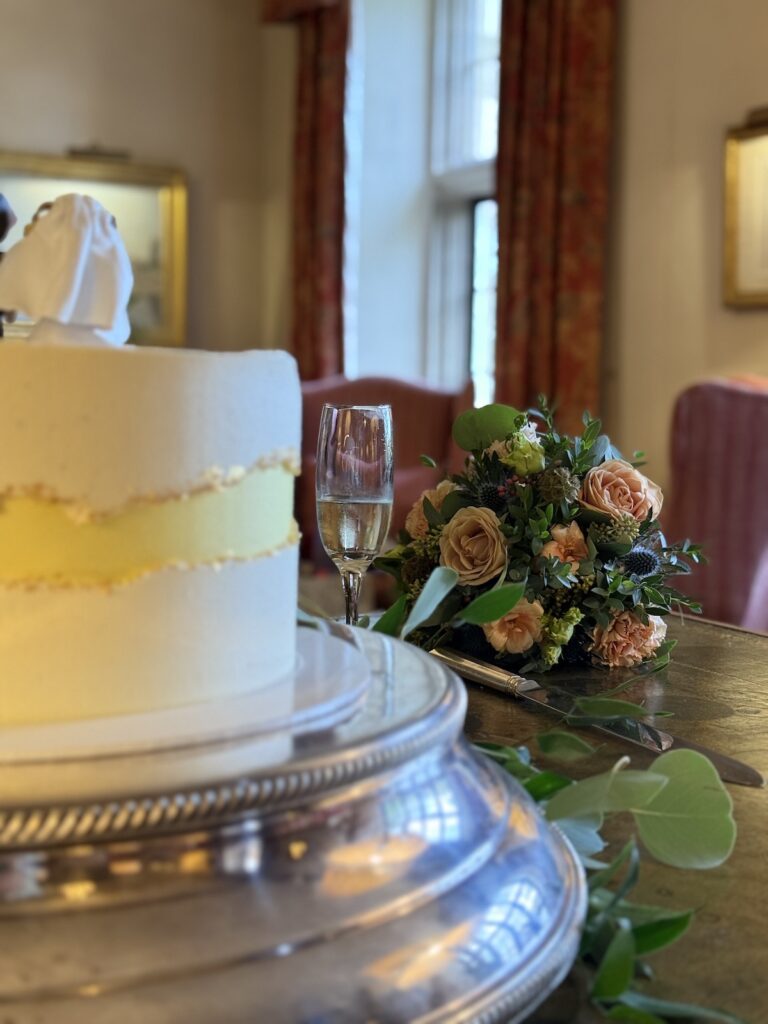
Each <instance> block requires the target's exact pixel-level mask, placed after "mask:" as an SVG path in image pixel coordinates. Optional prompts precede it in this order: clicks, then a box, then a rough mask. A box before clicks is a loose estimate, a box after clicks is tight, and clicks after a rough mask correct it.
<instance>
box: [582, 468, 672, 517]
mask: <svg viewBox="0 0 768 1024" xmlns="http://www.w3.org/2000/svg"><path fill="white" fill-rule="evenodd" d="M579 500H580V503H581V505H582V506H583V507H584V508H586V509H590V510H592V511H595V512H603V513H604V514H605V515H609V516H610V517H611V518H612V519H621V517H622V516H623V515H630V516H632V517H633V519H637V520H638V522H642V521H643V520H644V519H645V518H647V516H648V512H649V511H652V512H653V518H654V519H657V518H658V516H659V513H660V512H661V505H662V502H663V501H664V495H663V494H662V493H661V488H660V487H659V486H658V484H655V483H653V481H652V480H649V479H648V477H645V476H643V474H642V473H639V472H638V471H637V470H636V469H635V468H634V466H630V464H629V463H628V462H623V461H622V460H621V459H609V460H608V461H607V462H604V463H602V465H600V466H595V468H594V469H590V471H589V472H588V473H587V475H586V476H585V477H584V481H583V483H582V485H581V498H580V499H579Z"/></svg>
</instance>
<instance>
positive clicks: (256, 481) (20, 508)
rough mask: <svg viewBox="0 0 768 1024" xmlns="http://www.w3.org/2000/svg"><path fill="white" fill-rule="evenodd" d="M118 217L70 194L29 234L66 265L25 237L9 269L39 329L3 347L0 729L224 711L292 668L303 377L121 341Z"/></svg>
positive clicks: (272, 357)
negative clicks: (46, 265) (45, 270)
mask: <svg viewBox="0 0 768 1024" xmlns="http://www.w3.org/2000/svg"><path fill="white" fill-rule="evenodd" d="M107 218H108V214H106V211H104V210H103V208H101V207H99V206H98V204H96V203H94V201H93V200H88V199H87V197H75V196H68V197H62V199H61V200H57V201H56V203H54V205H53V209H52V211H51V213H50V214H49V216H48V217H47V218H45V219H44V220H43V221H41V222H40V224H39V225H38V226H36V227H35V228H34V229H33V231H32V232H31V233H30V235H29V239H31V240H32V241H33V242H34V246H38V247H39V248H41V251H42V250H43V243H45V245H47V249H46V250H45V254H44V255H45V258H46V259H48V255H47V253H48V251H53V250H55V251H56V258H57V259H59V258H60V266H57V267H56V268H54V269H55V272H51V274H50V277H49V278H46V277H45V275H44V274H43V275H41V274H40V273H39V271H38V263H36V262H35V260H36V256H35V247H34V246H33V245H30V242H29V240H28V239H25V240H24V241H22V242H19V243H18V245H17V246H16V247H14V249H12V250H11V251H10V252H9V253H8V254H7V256H6V259H5V260H4V261H3V263H2V273H0V306H1V307H3V308H5V309H9V308H14V309H15V308H21V309H24V310H25V312H27V313H29V314H30V315H32V316H37V317H40V318H41V320H40V324H39V326H38V328H37V329H36V332H35V334H33V337H32V339H31V340H30V341H29V342H9V341H7V342H4V343H3V344H1V345H0V498H1V499H2V504H0V677H2V688H1V689H0V725H9V724H23V723H27V724H30V723H38V722H62V721H69V720H73V719H81V718H93V717H97V716H113V715H121V714H130V713H134V712H136V713H142V712H147V711H152V710H157V709H161V708H173V707H179V706H181V705H186V704H194V703H198V702H203V701H215V700H218V699H220V698H225V697H233V696H237V695H241V694H245V693H248V692H251V691H254V690H258V689H262V688H266V687H269V686H270V685H272V684H273V683H275V681H276V680H277V679H279V678H280V677H281V676H282V675H286V676H290V675H291V673H292V671H293V668H294V659H295V649H296V625H295V623H296V616H295V608H296V588H297V560H298V532H297V527H296V523H295V521H294V519H293V484H294V476H295V474H296V472H297V468H298V464H299V441H300V418H301V411H300V389H299V382H298V374H297V370H296V364H295V362H294V360H293V359H292V358H291V356H289V355H287V354H286V353H283V352H242V353H210V352H202V351H191V350H183V351H179V350H169V349H157V348H155V349H152V348H133V347H127V348H122V347H113V344H107V343H106V341H112V342H113V343H114V342H115V341H118V342H119V341H123V340H125V336H126V331H127V320H125V316H124V301H127V294H128V293H129V292H130V267H129V266H128V269H127V274H128V282H127V290H126V288H125V287H123V286H124V284H125V273H126V271H125V262H126V261H127V257H124V250H123V249H122V243H121V242H120V240H119V236H117V233H116V231H114V222H111V219H110V220H107ZM95 230H99V231H101V232H102V237H101V240H100V241H99V250H98V251H94V245H93V243H92V242H87V241H86V242H82V239H83V238H86V239H92V238H93V237H94V235H93V232H94V231H95ZM46 234H47V239H46ZM62 239H63V240H64V242H62V241H61V240H62ZM88 245H90V246H91V250H90V253H89V250H88ZM67 246H69V250H67ZM84 247H85V248H84ZM110 247H111V248H110ZM30 253H31V255H30ZM90 254H93V257H94V258H93V261H92V262H93V266H94V269H93V270H92V271H87V272H86V275H85V277H83V276H82V267H83V266H87V263H88V259H89V256H90ZM42 258H43V257H42V256H41V257H40V259H42ZM110 261H111V262H110ZM38 262H39V260H38ZM27 265H28V266H27ZM89 274H90V277H89V276H88V275H89ZM77 275H81V276H79V277H78V276H77ZM110 275H111V277H110ZM60 278H61V279H64V278H66V280H67V281H68V288H69V292H67V289H64V292H65V293H66V294H63V295H62V296H59V297H57V298H56V300H55V302H54V303H53V307H54V308H53V310H52V309H51V307H50V303H49V294H50V291H51V290H52V289H53V287H54V285H53V284H51V282H54V283H58V280H59V279H60ZM103 282H106V284H104V283H103ZM70 293H71V294H70ZM94 293H96V294H98V296H99V301H98V302H94V301H93V294H94ZM71 295H74V296H75V298H74V300H73V301H70V298H71ZM104 295H106V296H107V297H106V298H103V296H104ZM121 295H122V296H124V299H123V300H121V299H120V296H121ZM116 297H117V298H116ZM121 301H122V308H121ZM13 302H15V303H18V305H11V304H10V303H13ZM36 306H37V307H38V308H35V307H36ZM105 306H106V310H107V313H106V315H105V313H104V311H103V308H104V307H105ZM97 307H98V308H97ZM73 309H74V310H75V315H74V316H73V315H72V313H71V311H72V310H73ZM59 310H64V311H65V312H61V313H59ZM78 317H79V319H78ZM121 317H122V319H123V320H125V327H124V328H122V327H121V326H120V318H121ZM94 321H96V326H97V327H98V326H102V327H104V330H103V331H102V332H100V333H99V332H97V331H95V330H94V329H92V328H93V324H94ZM84 324H85V325H86V326H85V327H84V326H83V325H84ZM115 325H117V326H115ZM110 331H111V332H112V334H113V335H118V336H116V337H111V336H110ZM121 332H122V336H119V335H120V333H121ZM89 340H90V341H92V342H93V343H91V344H83V341H86V342H87V341H89Z"/></svg>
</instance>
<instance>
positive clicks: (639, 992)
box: [479, 730, 743, 1024]
mask: <svg viewBox="0 0 768 1024" xmlns="http://www.w3.org/2000/svg"><path fill="white" fill-rule="evenodd" d="M537 743H538V746H539V749H540V750H541V752H542V753H544V754H545V755H546V756H548V757H551V758H559V759H560V760H562V761H565V762H568V761H572V760H575V759H579V758H582V757H585V756H588V755H589V754H591V753H593V751H594V748H593V747H592V746H591V745H590V744H589V743H587V742H586V741H584V740H583V739H581V738H580V737H578V736H576V735H575V734H572V733H568V732H563V731H560V730H552V731H550V732H547V733H543V734H542V735H540V736H539V737H537ZM479 749H481V750H482V751H483V752H484V753H485V754H487V755H488V756H490V757H492V758H493V759H494V760H495V761H497V762H498V763H499V764H500V765H501V766H502V767H503V768H504V769H506V770H507V771H508V772H510V774H512V775H513V776H514V777H515V778H516V779H518V781H520V782H521V783H522V785H523V786H524V788H525V789H526V790H527V791H528V793H529V794H530V796H531V797H532V798H533V799H534V800H536V801H537V802H538V803H539V804H540V806H541V807H542V810H543V812H544V814H545V816H546V817H547V819H548V820H550V821H552V822H555V823H556V824H557V825H558V827H559V828H560V829H561V830H562V831H563V832H564V833H565V834H566V835H567V836H568V838H569V839H570V840H571V843H572V844H573V846H574V848H575V849H576V852H577V854H578V856H579V857H580V859H581V861H582V864H583V865H584V868H585V870H586V872H587V878H588V885H589V902H588V911H587V919H586V922H585V924H584V930H583V933H582V937H581V944H580V947H579V957H580V960H581V963H582V965H583V967H584V968H585V969H586V971H587V973H588V975H589V977H590V990H589V995H590V1000H591V1002H592V1005H593V1006H594V1007H595V1009H596V1010H598V1011H599V1012H600V1013H601V1015H602V1016H603V1017H605V1019H607V1020H614V1021H627V1022H630V1024H663V1022H665V1021H674V1020H679V1019H680V1018H685V1019H687V1020H699V1021H720V1022H722V1024H743V1022H741V1021H740V1020H739V1018H737V1017H734V1016H733V1015H732V1014H729V1013H727V1012H725V1011H722V1010H712V1009H708V1008H705V1007H700V1006H694V1005H691V1004H688V1003H678V1002H673V1001H670V1000H664V999H657V998H655V997H654V996H651V995H648V994H647V992H645V991H643V982H644V981H646V980H648V979H649V978H652V977H653V973H652V971H651V969H650V967H649V966H648V965H647V964H646V963H645V960H644V959H643V958H644V957H646V956H647V955H649V954H651V953H654V952H657V951H658V950H660V949H663V948H665V947H666V946H669V945H670V944H671V943H673V942H676V941H677V940H678V939H679V938H680V937H681V936H682V935H684V934H685V932H686V931H687V930H688V927H689V925H690V923H691V921H692V919H693V916H694V911H693V910H688V909H686V910H673V909H670V908H668V907H658V906H648V905H645V904H640V903H634V902H632V901H631V900H630V899H629V898H628V897H629V894H630V893H631V891H632V890H633V889H634V887H635V886H636V884H637V882H638V879H639V876H640V868H641V860H640V851H639V845H638V839H639V840H640V841H641V842H642V844H643V846H644V847H645V848H646V849H647V850H648V852H649V853H651V854H652V856H653V857H654V858H655V859H656V860H658V861H660V862H661V863H663V864H667V865H670V866H671V867H674V868H682V869H705V868H713V867H717V866H719V865H720V864H722V863H724V861H725V860H727V858H728V857H729V856H730V853H731V851H732V849H733V845H734V842H735V838H736V825H735V822H734V820H733V816H732V803H731V798H730V796H729V795H728V792H727V790H726V789H725V787H724V786H723V783H722V782H721V781H720V778H719V777H718V775H717V772H716V771H715V769H714V768H713V766H712V765H711V763H710V762H709V761H708V760H707V758H706V757H704V756H703V755H701V754H698V753H696V752H695V751H692V750H675V751H669V752H667V753H666V754H662V755H661V756H660V757H658V758H656V760H655V761H654V762H653V764H652V765H651V767H650V769H649V770H647V771H638V770H635V769H631V768H630V767H629V763H630V762H629V758H626V757H624V758H621V759H620V760H619V761H617V762H616V764H615V765H614V766H613V768H612V769H611V770H610V771H608V772H602V773H600V774H598V775H593V776H590V777H587V778H585V779H582V780H581V781H578V782H575V781H573V780H572V779H571V778H569V777H568V776H567V775H564V774H560V773H558V772H553V771H542V770H540V769H538V768H537V767H535V765H534V764H533V763H532V759H531V755H530V751H529V750H528V749H527V748H526V747H505V746H498V745H495V744H480V745H479ZM617 813H628V814H630V815H631V816H632V818H633V820H634V826H635V831H636V835H632V836H631V837H630V839H629V840H628V841H627V842H626V844H625V845H624V846H623V847H622V848H621V849H620V850H619V851H618V852H617V853H615V855H614V856H613V857H611V859H610V860H607V861H606V860H600V859H597V856H598V855H599V854H602V853H603V852H604V851H605V850H606V848H607V844H606V842H605V840H604V839H603V837H602V835H601V830H602V828H603V826H604V824H605V822H606V820H607V819H608V818H609V817H610V816H611V815H613V814H617Z"/></svg>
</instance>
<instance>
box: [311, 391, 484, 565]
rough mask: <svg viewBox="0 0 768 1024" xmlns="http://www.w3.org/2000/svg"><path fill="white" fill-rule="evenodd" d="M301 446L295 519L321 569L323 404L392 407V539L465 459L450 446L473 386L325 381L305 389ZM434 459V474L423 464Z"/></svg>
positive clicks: (456, 449)
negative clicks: (318, 479)
mask: <svg viewBox="0 0 768 1024" xmlns="http://www.w3.org/2000/svg"><path fill="white" fill-rule="evenodd" d="M301 391H302V405H303V417H304V422H303V439H304V440H303V442H302V453H301V478H300V480H299V483H298V487H297V492H296V518H297V519H298V522H299V527H300V529H301V532H302V554H303V555H304V557H305V558H309V559H311V560H312V561H313V562H315V564H323V561H324V553H323V549H322V545H321V543H320V539H319V537H318V534H317V523H316V519H315V451H316V446H317V434H318V430H319V427H320V414H321V412H322V408H323V404H324V403H325V402H331V403H335V404H341V403H350V404H354V405H384V404H387V405H391V406H392V420H393V426H394V439H395V500H394V508H393V512H392V533H393V534H396V533H397V531H398V530H399V529H401V528H402V526H403V525H404V523H405V517H406V515H407V513H408V510H409V509H410V507H411V505H412V504H413V503H414V501H416V499H417V498H418V496H419V495H420V494H421V492H422V491H423V490H424V489H425V488H427V487H434V486H435V485H436V484H437V482H438V481H439V480H440V479H441V477H442V476H443V475H444V474H445V472H446V471H455V470H457V469H459V468H460V467H461V466H462V464H463V460H464V456H463V454H462V453H461V452H460V451H459V449H458V448H457V447H456V446H455V445H454V444H453V441H452V440H451V427H452V425H453V421H454V419H455V417H456V416H457V415H458V414H459V413H460V412H461V411H462V410H464V409H468V408H470V407H471V405H472V386H471V384H470V385H468V386H467V387H466V388H465V389H464V390H463V391H461V392H454V391H446V390H441V389H439V388H432V387H427V386H426V385H425V384H421V383H414V382H409V381H404V380H397V379H395V378H389V377H361V378H358V379H357V380H347V379H346V378H345V377H327V378H325V379H323V380H316V381H308V382H307V383H304V384H302V385H301ZM421 454H426V455H430V456H431V457H432V458H433V459H434V460H435V461H436V462H437V464H438V468H437V469H430V468H429V467H428V466H424V465H422V464H421V463H420V461H419V456H420V455H421Z"/></svg>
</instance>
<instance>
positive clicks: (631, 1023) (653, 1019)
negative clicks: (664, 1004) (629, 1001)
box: [603, 1005, 666, 1024]
mask: <svg viewBox="0 0 768 1024" xmlns="http://www.w3.org/2000/svg"><path fill="white" fill-rule="evenodd" d="M603 1014H604V1016H605V1018H606V1019H607V1020H621V1021H626V1022H627V1024H666V1021H664V1020H663V1019H662V1018H661V1017H657V1016H656V1014H655V1013H646V1011H645V1010H637V1009H635V1007H634V1006H620V1005H617V1006H612V1007H611V1008H610V1010H604V1011H603Z"/></svg>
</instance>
